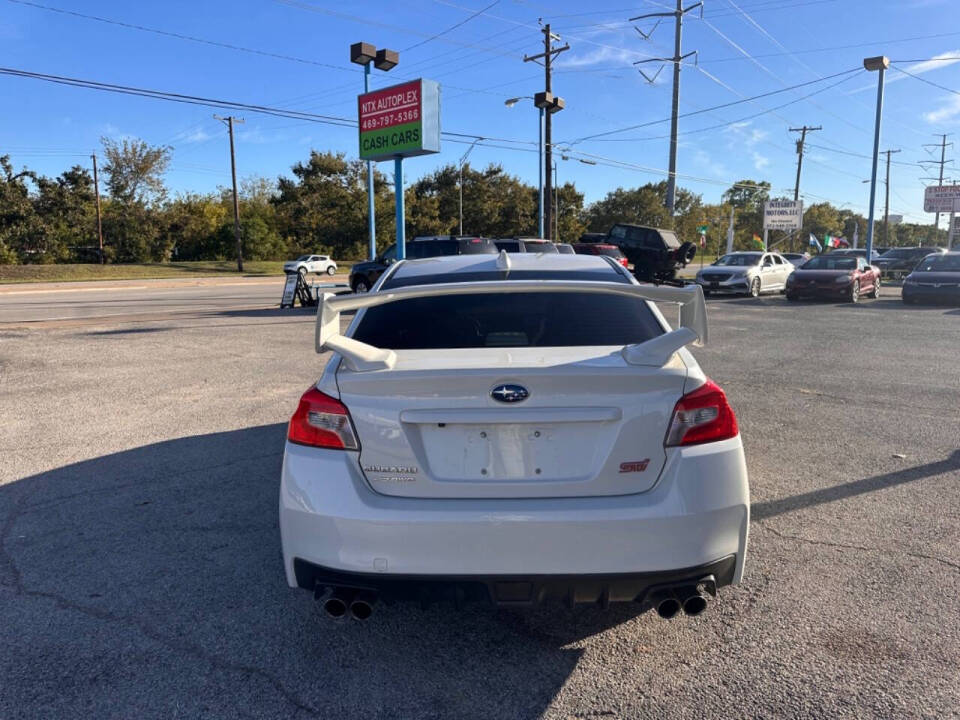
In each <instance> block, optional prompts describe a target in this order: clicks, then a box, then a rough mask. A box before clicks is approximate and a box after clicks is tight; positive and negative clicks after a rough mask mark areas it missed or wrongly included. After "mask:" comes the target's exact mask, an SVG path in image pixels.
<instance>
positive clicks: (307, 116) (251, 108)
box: [0, 67, 536, 145]
mask: <svg viewBox="0 0 960 720" xmlns="http://www.w3.org/2000/svg"><path fill="white" fill-rule="evenodd" d="M0 75H8V76H12V77H20V78H26V79H31V80H41V81H44V82H50V83H54V84H57V85H67V86H71V87H80V88H85V89H89V90H101V91H104V92H112V93H117V94H121V95H133V96H137V97H146V98H152V99H154V100H167V101H170V102H178V103H185V104H188V105H201V106H204V107H213V108H221V109H229V110H246V111H248V112H254V113H260V114H264V115H273V116H276V117H283V118H290V119H292V120H303V121H306V122H314V123H320V124H324V125H334V126H338V127H349V128H356V127H357V121H356V120H354V119H351V118H346V117H337V116H335V115H319V114H317V113H308V112H303V111H299V110H288V109H282V108H274V107H270V106H267V105H256V104H252V103H242V102H235V101H232V100H218V99H215V98H207V97H202V96H198V95H185V94H183V93H174V92H167V91H163V90H151V89H147V88H137V87H131V86H128V85H116V84H112V83H104V82H99V81H95V80H82V79H79V78H71V77H65V76H62V75H49V74H45V73H36V72H31V71H28V70H19V69H16V68H4V67H0ZM441 135H443V136H445V137H450V136H452V137H465V138H478V137H486V136H481V135H477V134H469V133H456V132H451V131H447V130H445V131H442V132H441ZM488 139H490V140H493V141H496V142H504V143H517V144H524V145H536V143H535V142H533V141H527V140H515V139H510V138H488Z"/></svg>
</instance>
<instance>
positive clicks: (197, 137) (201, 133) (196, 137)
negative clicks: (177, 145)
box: [181, 128, 213, 145]
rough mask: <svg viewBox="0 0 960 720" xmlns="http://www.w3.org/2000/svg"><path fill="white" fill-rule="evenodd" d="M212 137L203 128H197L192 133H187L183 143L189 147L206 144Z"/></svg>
mask: <svg viewBox="0 0 960 720" xmlns="http://www.w3.org/2000/svg"><path fill="white" fill-rule="evenodd" d="M211 137H213V136H212V135H211V134H210V133H208V132H207V131H206V130H204V129H203V128H196V129H195V130H193V131H192V132H189V133H187V135H185V136H184V137H183V139H182V140H181V142H184V143H187V144H188V145H189V144H190V143H200V142H204V141H206V140H209V139H210V138H211Z"/></svg>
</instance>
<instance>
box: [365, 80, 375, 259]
mask: <svg viewBox="0 0 960 720" xmlns="http://www.w3.org/2000/svg"><path fill="white" fill-rule="evenodd" d="M363 92H364V94H367V93H368V92H370V63H367V64H366V65H364V66H363ZM367 216H368V217H369V226H370V257H369V258H368V259H369V260H373V259H374V258H375V257H376V256H377V217H376V207H375V205H374V195H373V161H372V160H367Z"/></svg>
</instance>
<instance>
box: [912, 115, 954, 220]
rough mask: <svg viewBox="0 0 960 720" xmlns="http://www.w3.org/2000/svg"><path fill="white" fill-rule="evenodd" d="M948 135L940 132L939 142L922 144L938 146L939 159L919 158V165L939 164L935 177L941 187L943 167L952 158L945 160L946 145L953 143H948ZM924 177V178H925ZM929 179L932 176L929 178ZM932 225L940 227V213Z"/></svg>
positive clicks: (928, 146)
mask: <svg viewBox="0 0 960 720" xmlns="http://www.w3.org/2000/svg"><path fill="white" fill-rule="evenodd" d="M948 137H950V135H949V134H941V135H940V142H938V143H930V144H927V145H924V147H925V148H935V147H938V148H940V159H939V160H921V161H920V165H923V166H926V165H939V166H940V176H939V177H938V178H937V187H943V168H944V166H945V165H946V164H947V163H948V162H953V160H947V146H951V147H952V146H953V143H952V142H951V143H948V142H947V138H948ZM925 179H926V178H925ZM930 179H931V180H932V179H933V178H930ZM933 226H934V227H935V228H936V229H937V230H939V229H940V213H939V212H938V213H937V214H936V217H935V219H934V221H933Z"/></svg>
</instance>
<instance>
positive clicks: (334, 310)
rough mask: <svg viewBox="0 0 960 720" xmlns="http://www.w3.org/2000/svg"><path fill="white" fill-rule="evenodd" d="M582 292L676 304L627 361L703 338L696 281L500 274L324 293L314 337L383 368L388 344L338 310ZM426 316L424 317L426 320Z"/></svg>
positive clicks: (353, 359)
mask: <svg viewBox="0 0 960 720" xmlns="http://www.w3.org/2000/svg"><path fill="white" fill-rule="evenodd" d="M530 292H582V293H600V294H608V295H627V296H630V297H636V298H640V299H643V300H652V301H654V302H667V303H675V304H678V305H679V306H680V327H678V328H677V329H676V330H671V331H670V332H667V333H664V334H663V335H658V336H657V337H655V338H651V339H650V340H646V341H644V342H639V343H635V344H632V345H626V346H625V347H624V348H623V350H622V351H621V354H622V355H623V359H624V360H625V361H626V362H628V363H630V364H631V365H650V366H654V367H660V366H662V365H664V364H666V363H667V362H668V361H669V360H670V357H671V356H672V355H673V354H674V353H675V352H676V351H677V350H679V349H680V348H682V347H684V346H685V345H689V344H690V343H693V344H695V345H700V346H702V345H705V344H706V343H707V308H706V305H705V303H704V301H703V290H702V289H701V288H700V286H699V285H687V286H685V287H669V286H664V285H633V284H630V285H628V284H626V283H609V282H588V281H583V280H504V281H494V282H465V283H447V284H442V285H414V286H411V287H404V288H397V289H396V290H386V291H381V292H371V293H366V294H364V295H356V294H354V295H334V294H332V293H324V294H323V295H322V296H321V298H320V307H319V308H318V309H317V324H316V329H315V332H314V343H315V347H316V351H317V352H318V353H320V352H324V351H326V350H332V351H335V352H338V353H340V355H341V356H342V357H343V360H344V362H345V363H346V365H347V367H348V368H350V369H351V370H354V371H356V372H366V371H370V370H388V369H390V368H392V367H393V366H394V364H396V361H397V356H396V353H394V352H393V350H387V349H383V348H378V347H374V346H372V345H368V344H367V343H363V342H359V341H357V340H354V339H353V338H349V337H346V336H344V335H342V334H341V332H340V313H342V312H347V311H351V310H362V309H363V308H368V307H375V306H377V305H385V304H387V303H392V302H397V301H398V300H407V299H411V298H422V297H437V296H442V295H476V294H480V293H530ZM425 321H427V320H425Z"/></svg>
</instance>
